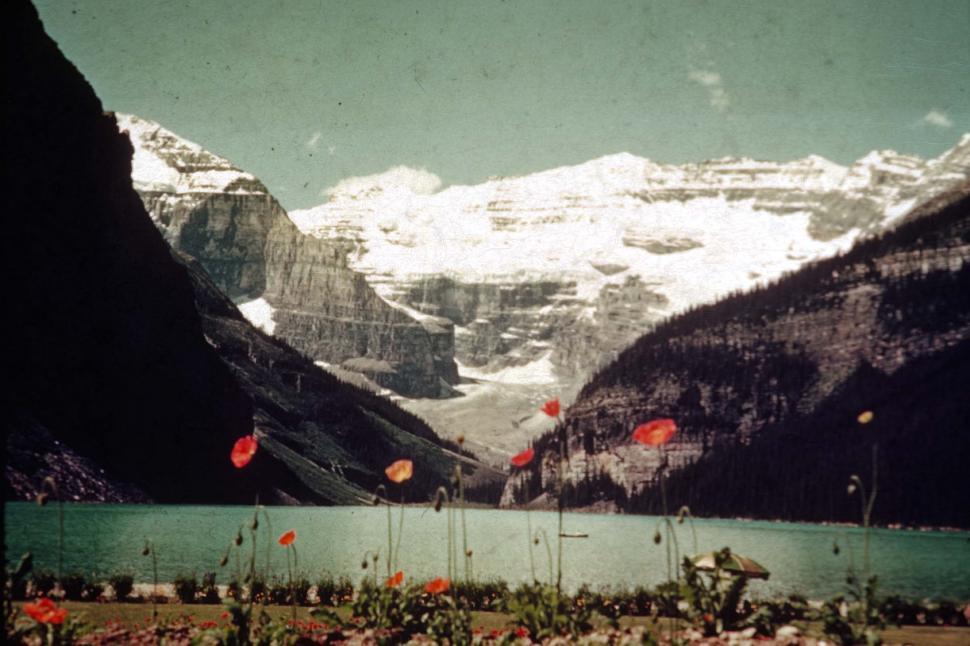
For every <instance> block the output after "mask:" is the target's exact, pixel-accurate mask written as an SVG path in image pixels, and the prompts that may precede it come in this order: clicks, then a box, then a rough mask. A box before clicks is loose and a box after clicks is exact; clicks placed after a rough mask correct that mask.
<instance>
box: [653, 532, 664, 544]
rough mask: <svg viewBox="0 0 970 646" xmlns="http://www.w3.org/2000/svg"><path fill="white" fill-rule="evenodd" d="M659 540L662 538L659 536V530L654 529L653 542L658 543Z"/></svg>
mask: <svg viewBox="0 0 970 646" xmlns="http://www.w3.org/2000/svg"><path fill="white" fill-rule="evenodd" d="M661 540H663V539H662V538H661V536H660V530H659V529H658V530H657V531H656V533H654V535H653V543H654V545H660V541H661Z"/></svg>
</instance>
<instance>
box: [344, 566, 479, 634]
mask: <svg viewBox="0 0 970 646" xmlns="http://www.w3.org/2000/svg"><path fill="white" fill-rule="evenodd" d="M351 611H352V616H353V617H354V619H356V623H355V624H354V625H355V626H356V627H360V628H365V629H376V630H382V629H383V630H393V631H396V632H398V633H400V634H399V635H396V636H395V637H394V638H393V639H392V641H394V642H397V641H407V640H408V639H409V638H410V637H411V636H412V635H418V634H426V635H428V636H429V637H431V638H432V639H433V640H434V641H435V642H437V643H444V642H450V643H452V644H467V643H470V642H471V612H469V610H468V608H467V606H464V605H462V604H461V603H459V602H458V601H457V600H456V599H455V597H454V596H452V595H451V594H448V593H441V594H430V593H427V592H425V591H424V588H423V586H421V585H420V584H416V585H410V586H408V587H406V588H402V587H397V588H388V587H386V586H379V585H375V584H374V583H373V582H371V581H370V580H368V579H365V580H364V582H363V583H362V584H361V586H360V589H359V590H358V591H357V597H356V598H355V599H354V603H353V606H352V609H351Z"/></svg>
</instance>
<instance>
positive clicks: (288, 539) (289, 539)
mask: <svg viewBox="0 0 970 646" xmlns="http://www.w3.org/2000/svg"><path fill="white" fill-rule="evenodd" d="M295 540H296V530H295V529H291V530H290V531H288V532H286V533H285V534H283V535H282V536H280V545H282V546H284V547H286V546H287V545H292V544H293V541H295Z"/></svg>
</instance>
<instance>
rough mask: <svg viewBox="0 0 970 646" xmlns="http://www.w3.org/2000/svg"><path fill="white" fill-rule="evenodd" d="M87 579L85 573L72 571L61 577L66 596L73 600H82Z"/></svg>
mask: <svg viewBox="0 0 970 646" xmlns="http://www.w3.org/2000/svg"><path fill="white" fill-rule="evenodd" d="M86 585H87V579H85V578H84V575H83V574H80V573H78V572H72V573H71V574H68V575H67V576H66V577H63V578H62V579H61V589H62V590H64V598H65V599H69V600H71V601H81V599H82V598H83V593H84V586H86Z"/></svg>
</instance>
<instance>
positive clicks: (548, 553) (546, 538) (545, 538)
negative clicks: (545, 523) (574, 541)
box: [535, 527, 552, 585]
mask: <svg viewBox="0 0 970 646" xmlns="http://www.w3.org/2000/svg"><path fill="white" fill-rule="evenodd" d="M540 533H541V534H542V542H543V543H544V544H545V546H546V562H547V563H548V564H549V585H552V548H551V547H550V546H549V535H548V534H546V530H545V529H544V528H542V527H540V528H539V529H537V530H536V533H535V536H536V537H538V536H539V534H540Z"/></svg>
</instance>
